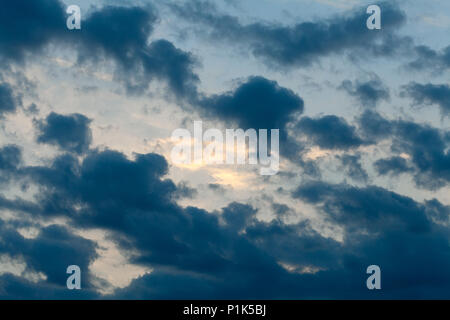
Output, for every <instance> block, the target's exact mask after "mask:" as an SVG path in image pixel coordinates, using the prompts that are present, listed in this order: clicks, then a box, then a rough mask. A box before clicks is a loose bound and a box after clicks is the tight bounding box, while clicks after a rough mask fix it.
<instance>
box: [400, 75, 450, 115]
mask: <svg viewBox="0 0 450 320" xmlns="http://www.w3.org/2000/svg"><path fill="white" fill-rule="evenodd" d="M403 89H404V91H403V95H406V96H409V97H411V98H412V99H413V101H414V104H415V105H417V106H420V107H422V106H425V105H437V106H439V108H440V111H441V114H442V115H443V116H449V114H450V86H448V85H446V84H440V85H439V84H432V83H427V84H419V83H416V82H411V83H409V84H408V85H406V86H404V87H403Z"/></svg>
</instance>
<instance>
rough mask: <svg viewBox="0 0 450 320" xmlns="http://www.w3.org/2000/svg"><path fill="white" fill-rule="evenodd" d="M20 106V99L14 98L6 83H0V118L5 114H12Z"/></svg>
mask: <svg viewBox="0 0 450 320" xmlns="http://www.w3.org/2000/svg"><path fill="white" fill-rule="evenodd" d="M20 104H21V101H20V99H18V98H17V97H15V96H14V94H13V90H12V88H11V86H10V85H9V84H8V83H0V117H3V116H4V115H5V114H7V113H14V112H16V110H17V107H18V106H19V105H20Z"/></svg>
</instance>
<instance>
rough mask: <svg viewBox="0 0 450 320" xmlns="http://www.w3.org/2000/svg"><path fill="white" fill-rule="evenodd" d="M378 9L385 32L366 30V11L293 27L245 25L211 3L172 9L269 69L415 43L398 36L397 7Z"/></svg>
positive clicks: (381, 52) (400, 16)
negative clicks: (242, 48) (247, 50)
mask: <svg viewBox="0 0 450 320" xmlns="http://www.w3.org/2000/svg"><path fill="white" fill-rule="evenodd" d="M378 5H379V6H380V7H381V10H382V12H383V32H373V31H371V30H368V29H367V28H366V20H367V18H368V15H367V14H366V8H359V9H358V10H354V11H352V12H351V14H344V15H338V16H334V17H332V18H330V19H326V20H322V21H310V22H301V23H298V24H295V25H291V26H284V25H280V24H276V23H263V22H255V23H251V24H242V23H241V22H240V21H239V20H238V18H236V17H234V16H230V15H226V14H222V13H220V12H218V10H217V8H216V7H215V6H214V5H213V4H212V3H211V2H205V1H190V2H188V3H185V4H183V5H176V4H172V5H171V8H172V9H173V11H174V12H175V13H176V14H178V15H179V16H181V17H183V18H184V19H186V20H188V21H190V22H192V23H194V24H197V25H200V26H201V29H200V31H199V32H200V33H204V32H205V31H206V32H209V36H210V38H211V39H220V41H221V42H224V41H228V42H230V43H231V44H239V45H240V46H242V45H244V46H246V47H249V48H250V49H251V50H252V53H253V54H254V55H255V56H256V57H258V58H261V59H262V60H263V61H264V62H266V63H268V64H269V65H274V64H275V65H277V66H284V67H292V66H299V67H305V66H310V65H312V64H314V63H316V62H318V61H319V60H320V59H321V58H323V57H327V56H331V55H338V54H346V55H352V56H353V58H355V57H356V56H357V53H362V52H363V53H364V56H365V57H368V56H391V55H394V54H396V53H398V52H399V51H402V50H405V48H408V47H409V45H410V43H411V39H410V38H407V37H401V36H398V35H396V34H395V31H396V30H397V29H398V28H399V27H401V26H402V25H403V24H404V22H405V20H406V15H405V14H404V13H403V12H402V11H401V10H400V9H399V8H398V7H397V6H396V5H395V4H393V3H390V2H382V3H379V4H378ZM205 27H206V30H205Z"/></svg>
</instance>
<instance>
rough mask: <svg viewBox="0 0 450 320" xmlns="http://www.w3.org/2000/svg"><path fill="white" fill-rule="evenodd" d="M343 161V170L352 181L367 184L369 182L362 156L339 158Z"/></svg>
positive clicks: (346, 155) (345, 155)
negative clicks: (362, 163)
mask: <svg viewBox="0 0 450 320" xmlns="http://www.w3.org/2000/svg"><path fill="white" fill-rule="evenodd" d="M337 158H338V159H339V160H340V161H341V165H342V168H343V169H344V172H345V174H346V175H347V176H349V177H350V178H351V179H353V180H355V181H358V182H363V183H366V182H367V181H368V180H369V175H368V174H367V172H366V170H364V168H363V167H362V165H361V155H360V154H357V155H349V154H344V155H342V156H337Z"/></svg>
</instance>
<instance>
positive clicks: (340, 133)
mask: <svg viewBox="0 0 450 320" xmlns="http://www.w3.org/2000/svg"><path fill="white" fill-rule="evenodd" d="M296 130H297V132H298V133H299V134H301V135H305V136H307V137H308V138H309V139H310V140H311V141H312V143H313V144H314V145H317V146H319V147H320V148H322V149H332V150H333V149H334V150H349V149H353V148H358V147H359V146H361V145H363V144H364V141H363V140H362V139H361V138H360V137H359V136H358V135H357V132H356V128H355V127H354V126H352V125H349V124H348V123H347V121H346V120H345V119H344V118H340V117H337V116H334V115H326V116H323V117H321V118H315V119H314V118H310V117H303V118H301V119H300V121H298V123H297V124H296Z"/></svg>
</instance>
